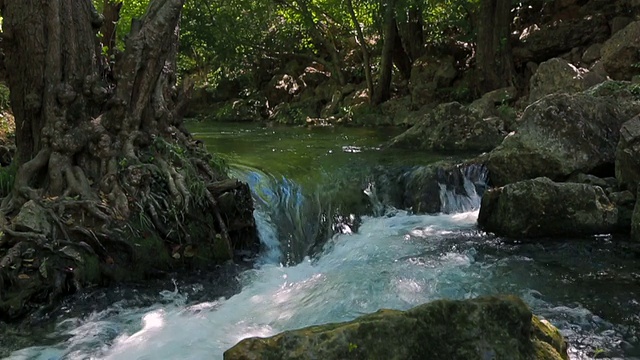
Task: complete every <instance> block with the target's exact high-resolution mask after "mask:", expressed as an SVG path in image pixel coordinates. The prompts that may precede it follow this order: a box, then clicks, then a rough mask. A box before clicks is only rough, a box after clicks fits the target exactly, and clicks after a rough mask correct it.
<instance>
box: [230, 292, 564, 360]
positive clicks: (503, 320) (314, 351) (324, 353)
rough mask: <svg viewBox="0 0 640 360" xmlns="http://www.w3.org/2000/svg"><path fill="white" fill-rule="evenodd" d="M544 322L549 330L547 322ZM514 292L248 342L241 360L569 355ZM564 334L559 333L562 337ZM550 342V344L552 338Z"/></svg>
mask: <svg viewBox="0 0 640 360" xmlns="http://www.w3.org/2000/svg"><path fill="white" fill-rule="evenodd" d="M543 325H544V327H543ZM549 329H550V325H549V327H547V325H546V324H543V323H542V322H540V321H537V319H536V318H535V317H533V316H532V314H531V311H530V310H529V308H528V307H527V305H526V304H525V303H524V302H523V301H522V300H520V299H519V298H517V297H514V296H492V297H482V298H477V299H473V300H462V301H460V300H438V301H434V302H431V303H428V304H424V305H420V306H417V307H415V308H413V309H410V310H407V311H398V310H380V311H378V312H376V313H374V314H370V315H365V316H362V317H359V318H357V319H355V320H353V321H349V322H345V323H334V324H326V325H319V326H311V327H307V328H304V329H299V330H291V331H285V332H283V333H281V334H278V335H275V336H273V337H270V338H250V339H245V340H243V341H241V342H240V343H239V344H237V345H236V346H234V347H233V348H231V349H229V350H227V351H226V352H225V354H224V358H225V359H226V360H241V359H265V360H269V359H274V360H275V359H278V360H280V359H385V360H392V359H398V360H399V359H402V360H406V359H409V360H411V359H443V360H444V359H446V360H456V359H464V360H473V359H513V360H518V359H549V360H551V359H554V360H556V359H557V360H560V359H567V354H566V345H565V344H564V342H563V341H562V339H561V337H559V338H558V337H555V336H550V335H549V336H547V334H553V335H556V334H555V333H553V332H552V331H550V330H549ZM557 335H559V334H557ZM548 341H549V342H548Z"/></svg>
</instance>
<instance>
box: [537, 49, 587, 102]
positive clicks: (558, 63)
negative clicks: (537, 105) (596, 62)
mask: <svg viewBox="0 0 640 360" xmlns="http://www.w3.org/2000/svg"><path fill="white" fill-rule="evenodd" d="M585 73H587V70H586V69H582V68H576V67H575V66H573V65H572V64H570V63H569V62H568V61H566V60H564V59H560V58H553V59H550V60H547V61H545V62H543V63H541V64H540V66H539V67H538V70H537V71H536V73H535V74H533V76H532V77H531V82H530V85H529V102H534V101H536V100H538V99H540V98H542V97H544V96H545V95H548V94H554V93H558V92H563V93H577V92H580V91H582V90H584V85H583V75H584V74H585Z"/></svg>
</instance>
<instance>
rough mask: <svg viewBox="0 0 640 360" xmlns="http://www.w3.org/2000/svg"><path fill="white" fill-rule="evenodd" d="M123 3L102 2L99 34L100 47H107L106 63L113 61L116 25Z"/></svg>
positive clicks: (117, 1)
mask: <svg viewBox="0 0 640 360" xmlns="http://www.w3.org/2000/svg"><path fill="white" fill-rule="evenodd" d="M123 4H124V3H123V2H122V0H104V3H103V8H102V16H103V18H104V20H103V23H102V28H101V29H100V33H101V34H102V45H103V46H106V47H107V51H106V55H107V61H109V62H111V61H113V60H114V56H115V50H116V40H117V35H118V34H117V32H116V29H117V24H118V20H120V9H122V5H123Z"/></svg>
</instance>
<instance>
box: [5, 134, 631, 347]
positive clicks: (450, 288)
mask: <svg viewBox="0 0 640 360" xmlns="http://www.w3.org/2000/svg"><path fill="white" fill-rule="evenodd" d="M194 130H195V131H196V132H198V133H199V135H198V136H199V137H200V138H201V139H203V140H204V142H205V143H206V144H207V146H208V148H209V149H210V150H212V151H213V152H214V153H218V152H221V153H224V154H227V156H228V157H229V162H230V163H231V164H235V165H237V166H234V167H233V172H234V174H235V175H236V176H238V177H241V178H243V179H244V180H246V181H248V182H249V183H250V185H251V186H252V188H253V189H254V193H255V198H256V204H257V210H256V213H255V215H256V220H257V223H258V225H259V233H260V237H261V241H262V243H263V245H264V251H263V253H262V255H261V257H260V259H259V260H258V261H257V265H256V266H255V267H254V268H253V269H250V270H247V271H244V272H243V273H241V275H239V277H238V281H239V282H240V284H241V290H240V291H239V292H238V293H237V294H235V295H233V296H228V297H227V298H207V296H206V288H204V287H203V286H202V284H199V283H197V282H196V283H193V284H188V285H187V286H186V287H185V286H179V285H181V284H178V285H175V284H174V283H172V282H171V281H167V283H166V285H165V289H164V290H162V291H160V290H158V292H157V295H156V299H155V304H153V305H144V306H140V305H138V304H137V303H136V304H134V303H131V302H130V301H128V300H122V301H117V302H115V303H114V304H112V305H111V306H108V307H106V308H104V309H101V310H99V311H94V312H92V313H87V314H84V315H82V316H72V315H69V317H67V318H64V317H63V318H60V319H59V320H58V321H57V324H56V327H55V329H53V330H51V331H50V333H49V334H48V335H47V336H44V337H43V338H42V340H41V341H39V342H38V344H37V345H36V346H31V347H28V348H24V349H21V350H18V351H15V352H13V353H12V354H11V355H10V356H9V358H11V359H46V360H49V359H220V358H222V353H223V352H224V351H225V350H226V349H228V348H229V347H231V346H233V345H234V344H235V343H237V342H238V341H239V340H241V339H243V338H246V337H250V336H268V335H273V334H276V333H278V332H280V331H283V330H286V329H293V328H299V327H303V326H308V325H313V324H320V323H326V322H334V321H343V320H349V319H353V318H355V317H357V316H359V315H362V314H365V313H370V312H373V311H376V310H378V309H380V308H394V309H407V308H410V307H413V306H415V305H418V304H421V303H424V302H427V301H430V300H434V299H440V298H453V299H465V298H471V297H475V296H478V295H487V294H497V293H512V294H517V295H519V296H521V297H522V298H523V299H525V301H526V302H527V303H528V304H529V305H530V306H531V307H532V309H533V311H534V313H536V314H538V315H540V316H542V317H544V318H546V319H548V320H550V321H551V322H552V323H553V324H555V325H556V326H558V327H559V328H560V329H561V331H562V333H563V334H564V335H565V337H566V338H567V339H568V340H569V341H570V345H571V349H570V353H571V354H570V355H571V358H572V359H592V358H612V359H614V358H615V359H634V358H636V359H640V339H639V338H638V336H640V251H639V250H638V247H637V246H635V245H634V244H631V243H628V242H626V240H625V239H619V238H614V237H611V236H608V235H605V236H596V237H591V238H584V239H572V240H568V239H560V240H555V241H550V240H544V241H539V242H533V243H531V242H528V243H525V242H521V241H518V240H517V239H516V240H505V239H501V238H495V237H492V236H489V235H487V234H485V233H483V232H481V231H479V230H478V229H477V227H476V220H477V207H478V205H479V197H478V196H477V194H475V191H473V187H472V186H470V185H469V184H471V181H469V182H465V183H464V184H465V188H467V187H468V188H469V189H468V190H469V191H468V194H470V195H469V196H462V197H461V196H459V195H455V194H454V193H452V192H451V191H449V190H448V189H447V186H446V185H447V184H441V188H442V189H441V193H440V195H441V198H442V200H443V202H442V203H443V208H444V209H443V210H444V213H442V214H438V215H413V214H411V213H408V212H406V211H401V210H395V209H391V208H384V210H382V209H383V208H379V209H378V210H379V211H377V212H375V211H374V213H375V216H373V215H371V216H365V217H363V218H362V220H361V222H360V225H359V227H358V229H357V231H352V230H355V229H350V228H349V226H348V225H347V224H346V223H345V225H344V227H343V228H340V229H337V230H338V231H337V234H336V235H334V236H333V237H331V238H330V240H329V241H328V242H327V243H324V245H323V246H322V247H321V248H318V249H317V252H316V253H313V252H312V253H311V255H313V256H311V257H309V256H306V257H305V255H308V254H309V253H308V250H309V249H310V248H311V247H310V245H311V244H313V243H314V242H315V239H312V238H313V237H315V235H317V234H318V233H321V232H322V229H320V228H319V227H320V225H318V222H322V221H319V220H323V219H322V216H323V215H322V214H325V213H326V212H327V211H329V210H330V209H331V207H330V206H328V205H326V203H323V199H324V198H325V197H326V196H327V194H328V189H331V188H332V186H333V187H341V189H342V190H340V191H342V192H345V191H346V192H349V191H351V190H352V189H355V190H353V191H356V192H358V194H357V195H358V196H364V195H362V194H363V193H365V192H367V193H368V194H369V195H370V196H371V197H373V198H371V201H372V203H374V204H375V203H376V200H377V199H375V191H373V190H374V188H373V187H371V186H369V187H364V188H360V186H361V185H362V181H364V182H365V183H366V180H367V177H366V176H367V175H366V174H367V173H368V171H369V170H370V169H371V168H372V167H374V166H398V165H402V164H406V165H412V164H425V163H429V162H433V161H435V160H438V159H442V158H443V156H442V155H435V154H419V153H403V152H399V151H397V152H388V151H380V150H378V149H377V148H376V146H377V145H378V144H379V143H380V142H382V141H383V140H385V139H386V138H388V136H390V134H388V133H384V131H383V132H377V131H375V130H368V129H340V130H339V131H338V130H334V129H319V130H313V131H312V130H307V129H291V128H285V129H263V128H251V129H247V127H246V126H245V127H240V126H237V125H233V126H232V125H228V126H227V125H225V126H217V127H216V128H215V129H206V128H205V127H203V125H194ZM349 182H354V183H358V186H354V187H349V186H348V184H349ZM344 184H347V185H344ZM370 185H371V184H370ZM334 190H335V189H334ZM338 193H340V192H338ZM340 197H344V195H340ZM522 206H527V205H526V204H522ZM374 209H375V206H374ZM324 220H326V219H324ZM325 222H326V221H325ZM347 223H348V222H347ZM333 230H334V231H336V229H335V228H334V229H333ZM330 233H332V232H329V234H330ZM283 264H284V265H283ZM285 265H286V266H285ZM185 288H188V289H189V291H186V290H184V289H185ZM203 294H205V295H203Z"/></svg>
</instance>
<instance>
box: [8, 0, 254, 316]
mask: <svg viewBox="0 0 640 360" xmlns="http://www.w3.org/2000/svg"><path fill="white" fill-rule="evenodd" d="M184 1H185V0H152V1H151V3H150V5H149V8H148V11H147V13H146V14H145V15H144V17H143V18H142V19H140V20H139V21H136V22H134V24H132V31H131V33H130V34H129V36H128V38H127V41H126V44H125V50H124V52H123V53H122V56H121V57H119V59H118V61H117V62H116V63H115V66H114V76H113V77H109V76H105V64H106V63H105V61H104V58H103V54H102V49H101V46H100V44H99V42H98V38H97V36H96V33H97V31H98V30H99V29H100V28H101V27H102V26H103V25H104V24H103V23H102V17H101V16H100V15H99V14H98V13H97V12H96V10H95V8H94V7H93V5H92V2H91V0H74V1H67V0H47V1H41V0H8V1H5V2H4V4H3V5H2V6H0V10H1V11H2V16H3V19H4V22H3V30H4V37H3V46H4V50H5V55H6V66H7V70H8V84H9V87H10V90H11V105H12V108H13V112H14V115H15V119H16V145H17V152H16V158H15V160H14V161H15V163H16V165H17V166H18V170H17V174H16V179H15V182H14V187H13V191H12V193H11V194H10V195H9V196H7V197H6V198H5V199H3V201H2V207H1V210H2V213H3V214H4V215H5V216H4V217H2V219H4V218H6V217H8V218H9V219H10V220H9V223H7V224H4V225H5V226H4V227H3V229H2V230H3V233H4V234H5V236H4V237H3V238H2V239H0V254H1V255H2V256H0V318H4V319H7V318H9V319H11V318H14V317H16V316H19V315H21V314H23V313H24V311H26V310H28V309H29V307H31V306H32V305H33V304H30V303H31V302H35V303H42V302H45V301H50V300H52V299H55V298H56V297H57V296H58V295H60V294H63V293H65V292H67V291H71V290H70V289H72V288H77V287H79V286H81V284H83V283H90V284H95V283H97V282H99V281H101V280H100V279H102V278H103V277H105V276H107V277H114V278H115V279H128V278H137V279H140V277H143V276H144V272H145V271H148V270H149V269H150V268H162V267H172V266H176V265H178V264H179V263H176V260H177V259H180V258H181V257H187V256H189V257H193V254H194V252H195V251H201V252H202V254H203V255H202V256H204V257H205V258H206V255H204V254H211V253H214V254H213V256H214V257H218V256H220V255H221V254H222V257H225V258H227V259H228V258H232V257H233V249H232V246H233V247H237V248H241V247H245V248H253V249H254V250H255V247H256V246H258V243H257V237H256V233H255V223H254V222H253V217H252V215H250V213H251V212H252V202H251V197H250V193H249V191H248V188H247V187H246V185H245V186H242V184H240V185H238V186H237V187H235V188H229V189H228V190H227V193H225V194H216V195H214V194H212V193H211V190H209V189H218V188H219V187H216V186H213V187H212V185H215V184H216V183H218V182H220V181H224V180H225V179H226V174H224V173H222V172H221V170H220V169H213V168H212V166H211V164H212V162H211V155H210V154H208V153H207V152H206V150H205V149H203V148H202V147H200V146H198V145H197V144H196V142H195V141H193V140H192V139H191V138H190V135H189V134H188V132H186V130H184V129H183V128H182V125H181V118H180V114H179V112H180V110H181V109H182V104H183V103H182V102H181V101H180V99H179V94H178V91H177V87H176V76H175V68H176V65H175V58H176V52H177V42H178V36H179V31H178V30H179V27H178V23H179V19H180V13H181V10H182V6H183V3H184ZM226 195H229V196H230V197H231V201H225V202H224V203H223V202H222V201H219V199H222V198H223V197H225V196H226ZM229 196H226V199H228V198H229ZM27 203H29V206H28V207H29V209H32V210H31V211H32V212H33V211H35V212H36V213H38V214H39V215H38V218H39V221H40V224H42V223H43V222H45V223H46V225H42V226H38V227H33V226H32V225H30V224H29V223H26V224H25V223H24V221H23V220H22V218H21V216H24V214H23V211H22V210H23V208H26V207H27V205H26V204H27ZM225 203H226V204H229V203H230V205H229V206H226V205H224V204H225ZM34 209H35V210H34ZM38 209H39V210H38ZM222 214H224V216H222ZM225 219H227V220H225ZM228 219H233V220H240V222H242V221H245V220H246V221H247V222H246V224H247V225H246V226H237V227H234V226H232V225H231V224H230V223H228V221H229V220H228ZM2 223H4V222H2ZM196 235H198V236H197V237H196ZM236 239H238V242H236V241H235V240H236ZM27 248H31V249H35V253H30V254H29V255H28V256H30V259H29V261H30V262H29V263H27V262H22V261H21V260H20V259H19V257H20V256H21V254H23V253H24V251H22V250H24V249H27ZM167 251H168V253H167ZM21 264H38V265H37V266H35V267H34V266H31V267H25V266H23V265H21ZM113 274H119V275H113ZM17 279H21V280H20V281H22V283H20V284H21V285H20V284H19V282H18V280H17ZM65 279H66V280H65ZM25 281H28V282H29V284H28V285H27V284H25V283H24V282H25ZM69 281H72V282H73V284H74V285H73V286H71V285H69ZM16 284H19V285H16ZM25 289H29V290H28V291H27V290H25ZM16 298H17V299H16ZM12 303H13V304H16V303H17V304H20V305H19V306H18V307H17V308H16V307H14V306H12V305H11V304H12Z"/></svg>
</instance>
